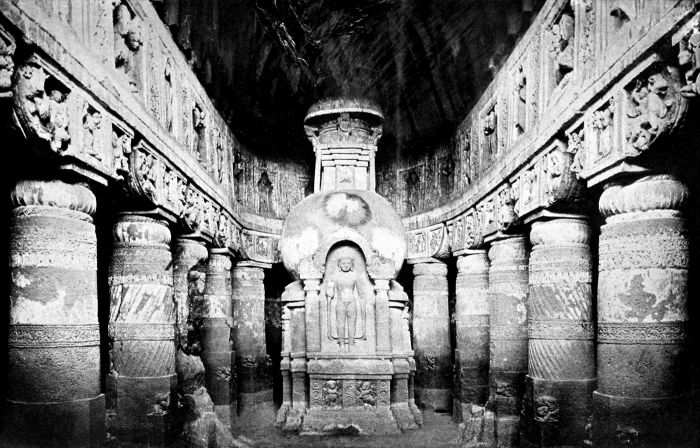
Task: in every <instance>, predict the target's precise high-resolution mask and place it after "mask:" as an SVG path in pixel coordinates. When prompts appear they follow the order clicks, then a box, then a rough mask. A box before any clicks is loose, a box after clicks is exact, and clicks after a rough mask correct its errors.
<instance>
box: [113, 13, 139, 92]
mask: <svg viewBox="0 0 700 448" xmlns="http://www.w3.org/2000/svg"><path fill="white" fill-rule="evenodd" d="M114 34H115V36H114V55H115V57H114V66H115V68H116V69H117V70H119V71H121V72H122V73H124V75H125V76H126V79H127V80H128V81H129V85H130V86H131V89H132V90H133V91H134V92H136V91H138V88H139V82H138V74H137V63H138V61H137V59H136V54H137V53H138V52H139V51H140V50H141V47H142V46H143V38H142V36H141V23H140V20H139V19H138V18H137V17H134V16H133V14H132V13H131V11H130V10H129V7H128V6H127V5H126V4H124V3H120V4H119V5H117V6H116V8H115V10H114Z"/></svg>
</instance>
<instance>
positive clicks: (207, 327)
mask: <svg viewBox="0 0 700 448" xmlns="http://www.w3.org/2000/svg"><path fill="white" fill-rule="evenodd" d="M230 269H231V256H230V255H229V251H228V249H210V250H209V260H208V262H207V275H206V283H205V285H204V302H205V304H206V314H205V315H206V317H205V318H204V322H203V325H202V355H201V356H202V363H203V364H204V371H205V383H206V386H207V390H208V391H209V395H210V396H211V400H212V402H213V403H214V410H215V412H216V416H217V417H218V418H219V420H220V421H221V422H222V423H223V424H224V425H226V426H227V427H230V426H231V418H232V416H233V415H234V414H235V412H236V393H235V388H236V384H235V379H234V377H235V374H234V366H233V352H232V349H233V346H232V343H231V328H232V313H231V274H230Z"/></svg>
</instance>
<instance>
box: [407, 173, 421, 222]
mask: <svg viewBox="0 0 700 448" xmlns="http://www.w3.org/2000/svg"><path fill="white" fill-rule="evenodd" d="M406 184H407V190H408V192H407V195H406V196H407V198H406V199H407V200H406V211H407V212H408V214H411V213H415V212H417V211H418V208H419V207H418V203H419V201H420V178H419V177H418V173H417V172H416V171H415V170H411V172H410V173H409V174H408V179H407V180H406Z"/></svg>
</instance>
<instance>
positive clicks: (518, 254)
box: [489, 236, 528, 447]
mask: <svg viewBox="0 0 700 448" xmlns="http://www.w3.org/2000/svg"><path fill="white" fill-rule="evenodd" d="M489 259H490V260H491V266H490V268H489V301H490V326H489V332H490V362H489V369H490V373H489V376H490V391H489V401H490V402H491V403H492V404H493V407H494V412H495V416H496V435H497V438H498V446H499V447H510V446H517V444H518V441H519V433H518V431H519V423H520V410H521V405H522V399H523V393H524V390H525V375H526V374H527V295H528V272H527V263H528V253H527V241H526V238H525V237H524V236H513V237H509V238H505V239H502V240H498V241H494V242H493V243H492V244H491V248H490V249H489Z"/></svg>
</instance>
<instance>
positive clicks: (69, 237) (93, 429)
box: [0, 181, 106, 447]
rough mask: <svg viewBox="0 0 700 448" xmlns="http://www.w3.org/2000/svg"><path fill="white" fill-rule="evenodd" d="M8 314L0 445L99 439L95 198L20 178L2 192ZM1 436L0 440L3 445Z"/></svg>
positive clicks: (74, 188) (75, 188) (77, 188)
mask: <svg viewBox="0 0 700 448" xmlns="http://www.w3.org/2000/svg"><path fill="white" fill-rule="evenodd" d="M11 199H12V203H13V205H14V206H15V208H14V209H13V210H12V212H11V215H10V228H9V238H10V245H9V246H10V247H9V249H10V275H11V283H10V288H9V293H10V297H9V299H10V313H9V314H10V322H9V339H8V376H7V382H8V384H7V395H6V396H7V402H6V414H5V422H4V423H5V425H4V426H5V428H6V429H5V434H4V435H3V442H2V443H0V444H2V445H3V446H80V447H83V446H85V447H88V446H90V447H97V446H101V444H102V443H103V442H104V440H105V437H106V434H105V429H104V422H105V417H104V407H105V404H104V403H105V402H104V395H102V394H101V391H100V331H99V324H98V320H97V241H96V235H95V226H94V225H93V223H92V218H91V216H90V215H92V214H93V213H94V212H95V205H96V204H95V202H96V201H95V196H94V195H93V194H92V192H91V191H90V190H89V189H88V188H87V187H85V186H83V185H73V184H68V183H64V182H60V181H21V182H19V183H17V185H15V187H14V189H13V190H12V193H11ZM6 444H7V445H6Z"/></svg>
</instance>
